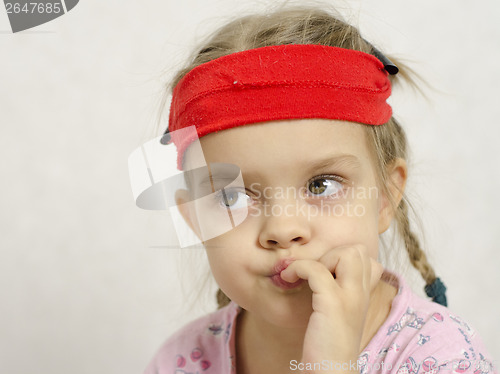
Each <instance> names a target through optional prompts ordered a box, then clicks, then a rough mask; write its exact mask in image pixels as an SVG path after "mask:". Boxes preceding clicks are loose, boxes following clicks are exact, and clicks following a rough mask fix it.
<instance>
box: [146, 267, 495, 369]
mask: <svg viewBox="0 0 500 374" xmlns="http://www.w3.org/2000/svg"><path fill="white" fill-rule="evenodd" d="M391 275H394V278H392V280H391ZM383 279H384V280H385V281H386V282H390V283H391V284H393V285H394V286H395V287H396V288H398V294H397V295H396V297H394V299H393V301H392V306H391V311H390V313H389V316H388V318H387V319H386V321H385V322H384V323H383V325H382V326H381V327H380V329H379V330H378V332H377V333H376V334H375V336H374V337H373V339H372V340H371V341H370V342H369V343H368V345H367V346H366V348H365V349H364V350H363V352H361V354H360V355H359V359H358V369H359V371H360V373H361V374H367V373H396V374H435V373H438V372H440V373H458V374H461V373H474V374H486V373H497V369H496V368H495V367H494V366H493V364H492V359H491V357H490V356H489V354H488V353H487V351H486V348H485V347H484V344H483V342H482V341H481V339H480V337H479V336H478V334H477V333H476V331H475V330H474V329H473V328H472V327H471V326H470V325H469V324H467V322H465V321H464V320H463V319H461V318H460V317H459V316H457V315H455V314H453V313H452V312H451V311H450V310H449V309H447V308H446V307H444V306H442V305H439V304H436V303H434V302H431V301H429V300H426V299H423V298H421V297H420V296H418V295H416V294H414V293H413V292H412V290H411V289H410V288H409V287H408V286H407V285H406V284H405V282H404V280H403V279H402V277H401V276H399V275H397V274H392V273H389V272H388V271H386V272H384V275H383ZM240 311H241V308H240V307H239V306H238V305H236V304H235V303H234V302H231V303H230V304H229V305H227V306H226V307H224V308H221V309H219V310H217V311H215V312H213V313H211V314H209V315H207V316H204V317H201V318H199V319H197V320H195V321H193V322H191V323H189V324H187V325H186V326H184V327H183V328H181V329H180V330H178V331H177V332H176V333H175V334H174V335H173V336H171V337H170V338H169V339H168V340H167V341H166V342H165V343H164V344H163V345H162V346H161V348H160V349H159V350H158V352H157V353H156V355H155V356H154V358H153V360H152V361H151V362H150V363H149V365H148V367H147V368H146V370H145V371H144V374H204V373H206V374H236V365H235V364H236V361H235V334H234V331H235V330H234V326H235V322H236V317H237V315H238V313H239V312H240ZM299 359H300V358H299ZM311 364H312V363H311ZM316 364H317V365H324V366H321V367H322V370H326V369H327V368H329V367H331V365H333V364H332V363H330V362H326V361H322V362H321V363H316ZM297 365H298V362H296V363H293V362H291V366H290V368H291V372H300V371H299V370H298V366H297ZM317 367H320V366H317ZM292 369H295V371H294V370H292Z"/></svg>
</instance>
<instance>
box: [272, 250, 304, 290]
mask: <svg viewBox="0 0 500 374" xmlns="http://www.w3.org/2000/svg"><path fill="white" fill-rule="evenodd" d="M294 261H295V260H294V259H292V258H285V259H281V260H279V261H278V262H277V263H276V265H274V267H273V270H272V273H271V275H269V279H270V280H271V282H272V283H273V284H274V285H275V286H276V287H279V288H281V289H282V290H291V289H294V288H297V287H299V286H300V285H301V284H302V283H304V280H303V279H299V280H297V281H295V282H293V283H290V282H287V281H286V280H284V279H282V278H281V272H282V271H283V270H285V269H286V268H287V267H288V266H289V265H290V264H291V263H292V262H294Z"/></svg>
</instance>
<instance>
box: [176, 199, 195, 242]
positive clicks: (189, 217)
mask: <svg viewBox="0 0 500 374" xmlns="http://www.w3.org/2000/svg"><path fill="white" fill-rule="evenodd" d="M190 201H192V199H190V197H189V191H188V190H183V189H181V190H177V191H175V203H176V205H177V208H178V209H179V212H180V213H181V216H182V218H184V221H186V223H187V224H188V226H189V227H190V228H191V230H193V232H194V233H195V234H196V236H197V237H198V239H200V240H201V235H200V227H199V226H198V220H197V219H196V214H195V213H194V212H193V211H192V209H190V208H189V204H186V203H188V202H190Z"/></svg>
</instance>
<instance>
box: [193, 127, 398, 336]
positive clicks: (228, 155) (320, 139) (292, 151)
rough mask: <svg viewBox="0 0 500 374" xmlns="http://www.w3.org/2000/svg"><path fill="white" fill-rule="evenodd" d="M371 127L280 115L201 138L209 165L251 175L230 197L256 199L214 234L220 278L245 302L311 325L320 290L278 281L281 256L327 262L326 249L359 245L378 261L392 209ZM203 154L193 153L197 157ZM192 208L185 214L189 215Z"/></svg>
mask: <svg viewBox="0 0 500 374" xmlns="http://www.w3.org/2000/svg"><path fill="white" fill-rule="evenodd" d="M363 126H364V125H359V124H353V123H350V122H345V121H336V120H323V119H305V120H290V121H288V120H287V121H272V122H266V123H258V124H252V125H249V126H240V127H235V128H232V129H228V130H224V131H220V132H218V133H212V134H209V135H207V136H204V137H202V138H201V139H200V142H201V146H202V148H203V152H204V156H205V159H206V162H207V163H212V162H222V163H231V164H235V165H237V166H238V167H239V168H240V169H241V173H242V176H243V180H244V183H245V190H241V189H240V190H239V192H238V191H235V192H231V191H227V200H226V201H221V204H228V205H230V206H233V207H238V206H245V205H247V209H248V215H247V217H246V219H245V220H244V221H243V222H242V223H241V224H239V225H238V226H236V227H235V228H234V229H232V230H230V231H228V232H226V233H225V234H222V235H220V236H217V237H215V238H213V239H210V240H206V241H204V245H205V247H206V251H207V256H208V259H209V262H210V266H211V269H212V273H213V275H214V277H215V279H216V281H217V283H218V285H219V286H220V288H221V289H222V290H223V291H224V293H225V294H226V295H228V296H229V297H230V298H231V299H232V300H233V301H235V302H236V303H237V304H238V305H240V306H241V307H243V308H244V309H245V310H247V311H249V312H253V313H255V315H257V316H259V317H260V318H262V319H263V320H265V321H267V322H269V323H273V324H275V325H280V326H283V327H293V326H296V327H299V326H305V325H307V321H308V318H309V315H310V313H311V312H312V308H311V297H312V294H311V290H310V288H309V287H308V286H307V283H306V282H303V283H302V284H300V285H299V286H297V287H294V288H291V289H286V288H283V287H280V286H279V285H277V284H276V282H273V280H272V275H274V274H276V269H277V267H276V265H277V264H280V260H281V261H282V262H281V263H283V260H289V259H292V260H293V259H312V260H318V259H319V258H320V257H321V256H322V255H323V254H325V253H326V251H329V250H332V249H335V248H337V247H343V246H351V245H356V244H362V245H364V246H365V247H366V248H367V250H368V253H369V255H370V256H371V257H373V258H374V259H377V255H378V240H379V234H380V233H382V232H384V231H385V230H386V229H387V228H388V226H389V223H390V219H391V216H390V215H391V213H388V212H389V204H388V201H387V199H386V198H385V197H384V196H382V195H381V194H380V190H379V189H378V188H377V180H376V175H375V168H374V165H375V164H374V160H373V156H372V154H371V153H370V148H369V147H368V143H367V139H366V135H365V129H363ZM193 152H195V151H193V150H192V149H191V148H188V150H187V151H186V154H185V157H186V159H185V161H186V162H187V163H189V158H190V157H193V156H195V155H194V154H193ZM194 188H195V187H194ZM245 203H246V204H245ZM192 214H195V213H194V212H190V213H189V214H183V215H184V217H186V219H188V220H189V215H191V216H192Z"/></svg>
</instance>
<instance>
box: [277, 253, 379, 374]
mask: <svg viewBox="0 0 500 374" xmlns="http://www.w3.org/2000/svg"><path fill="white" fill-rule="evenodd" d="M382 272H383V267H382V265H381V264H380V263H378V262H377V261H375V260H374V259H372V258H371V257H370V256H369V255H368V251H367V249H366V247H365V246H364V245H361V244H359V245H352V246H344V247H337V248H334V249H332V250H330V251H328V252H327V253H325V254H324V255H323V256H322V257H321V258H320V259H319V260H317V261H315V260H296V261H294V262H293V263H291V264H290V265H289V266H288V267H287V268H286V269H285V270H284V271H282V272H281V278H282V279H284V280H285V281H287V282H295V281H297V280H298V279H305V280H307V281H308V283H309V287H310V288H311V290H312V292H313V295H312V309H313V312H312V314H311V317H310V318H309V323H308V325H307V330H306V334H305V337H304V345H303V350H302V360H301V361H302V362H303V363H304V364H305V363H307V362H310V363H315V362H316V363H321V362H322V361H323V360H328V361H329V362H338V363H345V362H347V364H349V363H350V362H354V363H356V361H357V359H358V355H359V353H360V344H361V336H362V334H363V328H364V323H365V318H366V313H367V311H368V306H369V303H370V293H371V291H372V290H373V289H374V288H375V286H376V285H377V283H378V281H379V280H380V277H381V276H382ZM321 372H322V373H323V374H324V373H325V371H324V370H323V371H321Z"/></svg>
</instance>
